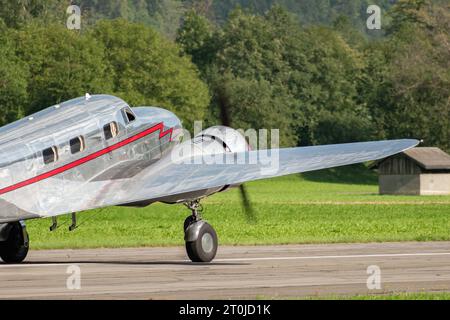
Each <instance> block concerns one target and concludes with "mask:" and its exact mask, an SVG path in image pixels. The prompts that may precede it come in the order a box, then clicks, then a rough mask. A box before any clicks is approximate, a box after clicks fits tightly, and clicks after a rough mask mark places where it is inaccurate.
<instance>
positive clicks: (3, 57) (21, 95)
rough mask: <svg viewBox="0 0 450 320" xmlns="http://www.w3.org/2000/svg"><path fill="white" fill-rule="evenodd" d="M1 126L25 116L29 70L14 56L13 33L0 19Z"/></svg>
mask: <svg viewBox="0 0 450 320" xmlns="http://www.w3.org/2000/svg"><path fill="white" fill-rule="evenodd" d="M0 61H2V63H1V64H0V108H1V109H0V110H1V111H0V125H4V124H6V123H9V122H11V121H14V120H16V119H17V118H19V117H22V116H24V107H25V106H26V102H27V79H28V69H27V66H26V64H25V63H23V62H22V61H20V60H19V59H17V57H16V56H15V54H14V43H13V41H12V36H11V32H10V31H9V30H8V29H7V28H6V26H5V25H4V23H3V21H2V20H1V19H0Z"/></svg>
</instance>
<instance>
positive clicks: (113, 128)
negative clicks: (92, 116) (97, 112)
mask: <svg viewBox="0 0 450 320" xmlns="http://www.w3.org/2000/svg"><path fill="white" fill-rule="evenodd" d="M103 132H104V134H105V139H106V140H109V139H112V138H114V137H116V136H117V135H118V134H119V128H118V126H117V123H115V122H111V123H108V124H107V125H105V126H104V127H103Z"/></svg>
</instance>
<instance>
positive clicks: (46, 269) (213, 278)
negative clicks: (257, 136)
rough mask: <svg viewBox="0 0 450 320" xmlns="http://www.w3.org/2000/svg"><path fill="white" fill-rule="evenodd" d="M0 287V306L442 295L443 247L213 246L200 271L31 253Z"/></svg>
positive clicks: (137, 255) (160, 262)
mask: <svg viewBox="0 0 450 320" xmlns="http://www.w3.org/2000/svg"><path fill="white" fill-rule="evenodd" d="M370 266H375V268H374V267H372V268H371V269H370V270H369V271H372V272H374V271H375V277H373V276H372V278H371V280H376V275H377V273H376V272H377V271H376V270H378V269H377V267H378V268H379V271H380V280H381V289H374V290H369V289H368V286H367V280H368V277H369V276H370V274H368V273H367V272H368V268H369V267H370ZM78 272H80V277H77V275H78ZM78 279H79V281H78ZM0 283H1V285H0V299H11V298H12V299H22V298H24V299H238V298H243V299H254V298H287V297H305V296H318V295H324V296H328V295H354V294H368V293H376V294H378V293H380V294H382V293H397V292H422V291H428V292H429V291H432V292H441V291H447V292H449V291H450V242H431V243H377V244H333V245H288V246H258V247H220V248H219V253H218V256H217V259H216V260H215V261H214V263H212V264H206V265H204V264H194V263H191V262H188V261H187V260H186V256H185V253H184V249H183V248H140V249H95V250H52V251H31V252H30V254H29V256H28V258H27V260H26V262H25V263H24V264H21V265H4V264H0ZM370 283H371V284H376V282H373V281H370ZM78 285H80V289H77V287H78Z"/></svg>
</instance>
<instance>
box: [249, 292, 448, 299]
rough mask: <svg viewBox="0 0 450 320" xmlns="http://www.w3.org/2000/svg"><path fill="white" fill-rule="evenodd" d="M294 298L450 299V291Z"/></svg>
mask: <svg viewBox="0 0 450 320" xmlns="http://www.w3.org/2000/svg"><path fill="white" fill-rule="evenodd" d="M257 299H259V300H277V299H282V300H285V298H280V297H271V298H270V297H269V298H268V297H257ZM294 300H450V292H419V293H395V294H372V295H355V296H317V297H316V296H313V297H304V298H298V299H295V298H294Z"/></svg>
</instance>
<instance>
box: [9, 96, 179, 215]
mask: <svg viewBox="0 0 450 320" xmlns="http://www.w3.org/2000/svg"><path fill="white" fill-rule="evenodd" d="M125 108H129V107H128V105H127V104H126V103H125V102H124V101H123V100H121V99H119V98H116V97H112V96H107V95H100V96H93V97H89V98H78V99H74V100H71V101H68V102H65V103H62V104H60V105H56V106H52V107H50V108H47V109H45V110H43V111H41V112H39V113H37V114H34V115H32V116H30V117H28V118H25V119H22V120H19V121H17V122H14V123H12V124H9V125H7V126H5V127H2V128H0V154H1V158H0V223H3V222H10V221H17V220H22V219H29V218H38V217H46V216H53V215H57V214H62V213H65V212H64V211H67V212H69V211H72V209H74V210H79V209H81V208H89V207H96V206H95V204H94V203H92V205H89V204H87V203H85V202H86V201H90V202H93V199H96V198H101V197H102V196H104V195H105V193H106V192H108V186H109V184H110V182H111V183H112V182H114V181H115V180H123V179H129V178H132V177H133V176H134V175H136V174H138V173H139V172H140V171H142V170H144V169H145V168H147V167H148V166H150V165H152V164H153V163H155V162H157V161H159V160H160V159H161V158H163V157H164V156H165V155H166V154H167V153H168V152H169V151H170V149H171V148H173V147H174V146H175V145H177V144H178V143H179V142H180V140H181V136H182V130H181V129H182V127H181V122H180V120H179V119H178V118H177V117H176V116H175V115H174V114H173V113H171V112H169V111H167V110H164V109H160V108H153V107H140V108H133V109H130V110H132V111H133V112H134V114H135V116H136V118H135V119H134V121H132V122H129V121H128V119H127V118H126V116H125V114H124V110H125ZM110 123H115V124H116V127H117V128H116V130H115V134H116V135H115V136H114V137H110V138H109V139H107V137H105V128H104V127H105V126H107V125H108V124H110ZM79 137H81V139H82V141H83V148H82V149H83V150H80V151H79V152H77V153H75V154H74V153H73V152H72V150H71V145H70V141H72V140H73V139H77V138H79ZM52 148H53V149H52ZM49 149H52V150H53V152H56V153H57V155H56V156H55V158H56V161H54V162H51V163H47V164H46V163H45V162H44V154H43V153H44V150H49ZM47 156H48V155H47ZM50 158H52V157H50ZM90 182H92V183H93V184H95V185H96V187H95V188H91V189H89V188H86V184H87V183H90ZM86 192H90V193H91V194H90V195H89V196H85V193H86ZM92 192H95V193H98V194H97V195H92ZM68 195H70V197H68ZM67 201H70V202H71V203H63V202H67ZM77 202H79V203H77ZM62 208H66V209H64V210H63V209H62Z"/></svg>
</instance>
